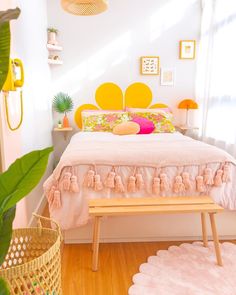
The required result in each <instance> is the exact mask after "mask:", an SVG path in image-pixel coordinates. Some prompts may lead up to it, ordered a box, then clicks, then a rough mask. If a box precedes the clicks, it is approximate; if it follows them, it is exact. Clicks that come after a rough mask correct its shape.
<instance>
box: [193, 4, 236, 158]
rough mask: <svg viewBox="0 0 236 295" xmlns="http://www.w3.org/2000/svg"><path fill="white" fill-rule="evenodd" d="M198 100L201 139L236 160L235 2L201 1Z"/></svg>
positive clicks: (197, 81) (197, 80)
mask: <svg viewBox="0 0 236 295" xmlns="http://www.w3.org/2000/svg"><path fill="white" fill-rule="evenodd" d="M196 97H197V99H198V100H199V103H200V105H201V122H202V124H201V126H202V127H201V130H200V131H201V139H202V140H203V141H206V142H209V143H211V144H215V145H217V146H219V147H221V148H223V149H225V150H227V151H228V152H229V153H230V154H232V155H233V156H235V157H236V0H202V23H201V36H200V42H199V53H198V61H197V78H196Z"/></svg>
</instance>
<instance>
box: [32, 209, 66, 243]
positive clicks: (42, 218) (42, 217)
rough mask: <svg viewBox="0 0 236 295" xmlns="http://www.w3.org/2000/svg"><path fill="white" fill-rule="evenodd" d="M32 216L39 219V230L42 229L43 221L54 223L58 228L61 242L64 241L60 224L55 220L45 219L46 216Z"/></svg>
mask: <svg viewBox="0 0 236 295" xmlns="http://www.w3.org/2000/svg"><path fill="white" fill-rule="evenodd" d="M32 215H33V216H34V217H35V218H36V219H37V224H38V228H39V229H41V228H42V223H41V220H46V221H49V222H52V223H54V224H55V226H56V231H57V232H58V234H59V236H60V240H61V242H62V241H63V237H62V233H61V228H60V226H59V224H58V223H57V222H56V221H55V220H53V219H51V218H48V217H45V216H41V215H38V214H36V213H33V214H32Z"/></svg>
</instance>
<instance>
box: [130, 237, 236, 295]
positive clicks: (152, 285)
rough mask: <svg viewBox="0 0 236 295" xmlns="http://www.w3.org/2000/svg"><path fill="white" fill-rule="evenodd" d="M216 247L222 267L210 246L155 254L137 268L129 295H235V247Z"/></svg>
mask: <svg viewBox="0 0 236 295" xmlns="http://www.w3.org/2000/svg"><path fill="white" fill-rule="evenodd" d="M220 247H221V254H222V260H223V267H221V266H218V265H217V264H216V257H215V251H214V244H213V242H209V247H208V248H205V247H203V246H202V243H201V242H194V243H193V244H187V243H184V244H181V245H180V246H179V247H177V246H171V247H169V249H168V250H160V251H158V252H157V255H156V256H150V257H149V258H148V261H147V263H143V264H141V265H140V267H139V271H140V273H137V274H135V275H134V276H133V283H134V284H133V285H132V286H131V287H130V288H129V295H236V245H234V244H232V243H228V242H225V243H223V244H221V246H220Z"/></svg>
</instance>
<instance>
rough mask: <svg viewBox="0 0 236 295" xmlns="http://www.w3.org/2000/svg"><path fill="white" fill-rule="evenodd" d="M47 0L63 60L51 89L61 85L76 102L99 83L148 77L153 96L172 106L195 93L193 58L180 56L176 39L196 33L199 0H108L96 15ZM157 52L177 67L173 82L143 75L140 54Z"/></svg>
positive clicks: (123, 82) (88, 99)
mask: <svg viewBox="0 0 236 295" xmlns="http://www.w3.org/2000/svg"><path fill="white" fill-rule="evenodd" d="M47 3H48V24H49V26H53V27H56V28H58V29H59V36H58V39H59V41H60V43H61V45H62V46H63V48H64V50H63V52H62V53H61V58H62V59H63V61H64V64H63V66H54V68H53V70H52V73H53V89H54V93H57V92H58V91H65V92H68V93H69V94H71V95H72V96H73V98H74V101H75V105H76V106H78V105H81V104H83V103H88V102H92V103H94V102H95V101H94V92H95V90H96V88H97V86H99V85H100V84H101V83H103V82H107V81H113V82H115V83H117V84H118V85H120V86H121V88H122V89H123V90H125V89H126V87H127V86H128V85H129V84H130V83H133V82H135V81H141V82H145V83H147V84H148V85H149V86H150V88H151V89H152V91H153V97H154V99H153V102H157V101H162V102H165V103H167V104H168V105H170V106H171V107H173V108H174V111H175V114H176V118H177V121H179V120H181V117H179V116H178V115H179V114H178V112H177V110H176V109H175V108H176V105H177V103H178V102H179V101H180V100H181V99H183V98H186V97H190V98H191V97H193V98H194V79H195V69H196V61H195V60H180V59H179V58H178V54H179V51H178V46H179V41H180V40H183V39H195V40H198V39H199V32H200V17H201V10H200V0H168V1H167V0H159V1H156V0H149V1H143V0H129V1H127V0H110V1H109V9H108V11H106V12H105V13H103V14H100V15H97V16H89V17H83V16H74V15H71V14H68V13H66V12H64V11H63V10H62V8H61V7H60V1H58V0H50V1H48V2H47ZM145 55H157V56H160V62H161V66H163V67H174V68H176V83H175V87H167V86H160V77H159V76H153V77H150V76H148V77H147V76H142V75H140V71H139V58H140V56H145Z"/></svg>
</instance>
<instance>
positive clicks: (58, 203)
mask: <svg viewBox="0 0 236 295" xmlns="http://www.w3.org/2000/svg"><path fill="white" fill-rule="evenodd" d="M52 206H53V208H55V209H58V208H60V207H61V192H60V191H59V190H55V192H54V198H53V204H52Z"/></svg>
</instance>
